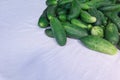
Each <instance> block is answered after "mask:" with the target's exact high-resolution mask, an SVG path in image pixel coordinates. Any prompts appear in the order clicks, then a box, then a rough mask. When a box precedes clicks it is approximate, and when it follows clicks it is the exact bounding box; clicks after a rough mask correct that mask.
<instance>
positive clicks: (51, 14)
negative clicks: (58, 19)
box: [47, 5, 56, 20]
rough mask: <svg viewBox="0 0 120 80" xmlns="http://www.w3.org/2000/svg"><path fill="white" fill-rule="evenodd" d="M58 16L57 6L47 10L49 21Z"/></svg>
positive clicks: (49, 7)
mask: <svg viewBox="0 0 120 80" xmlns="http://www.w3.org/2000/svg"><path fill="white" fill-rule="evenodd" d="M55 16H56V5H52V6H48V8H47V17H48V19H49V20H50V19H52V18H53V17H55Z"/></svg>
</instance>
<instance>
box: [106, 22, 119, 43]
mask: <svg viewBox="0 0 120 80" xmlns="http://www.w3.org/2000/svg"><path fill="white" fill-rule="evenodd" d="M105 38H106V39H107V40H108V41H110V42H111V43H112V44H114V45H116V44H117V43H118V41H119V32H118V29H117V26H116V25H115V24H113V23H109V24H108V25H107V27H106V29H105Z"/></svg>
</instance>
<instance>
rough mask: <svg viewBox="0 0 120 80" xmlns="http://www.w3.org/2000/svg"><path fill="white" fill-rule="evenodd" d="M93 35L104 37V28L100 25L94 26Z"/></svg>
mask: <svg viewBox="0 0 120 80" xmlns="http://www.w3.org/2000/svg"><path fill="white" fill-rule="evenodd" d="M91 35H93V36H98V37H104V31H103V28H102V27H100V26H94V27H92V29H91Z"/></svg>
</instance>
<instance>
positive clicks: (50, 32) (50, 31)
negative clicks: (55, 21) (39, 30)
mask: <svg viewBox="0 0 120 80" xmlns="http://www.w3.org/2000/svg"><path fill="white" fill-rule="evenodd" d="M45 34H46V35H47V36H48V37H51V38H54V35H53V32H52V29H46V30H45Z"/></svg>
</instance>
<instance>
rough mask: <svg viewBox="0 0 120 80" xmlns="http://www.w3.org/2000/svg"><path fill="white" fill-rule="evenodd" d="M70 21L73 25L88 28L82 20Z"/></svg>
mask: <svg viewBox="0 0 120 80" xmlns="http://www.w3.org/2000/svg"><path fill="white" fill-rule="evenodd" d="M71 23H72V24H73V25H75V26H79V27H81V28H84V29H87V28H88V26H87V25H86V24H85V23H83V22H82V21H80V20H78V19H72V20H71Z"/></svg>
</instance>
